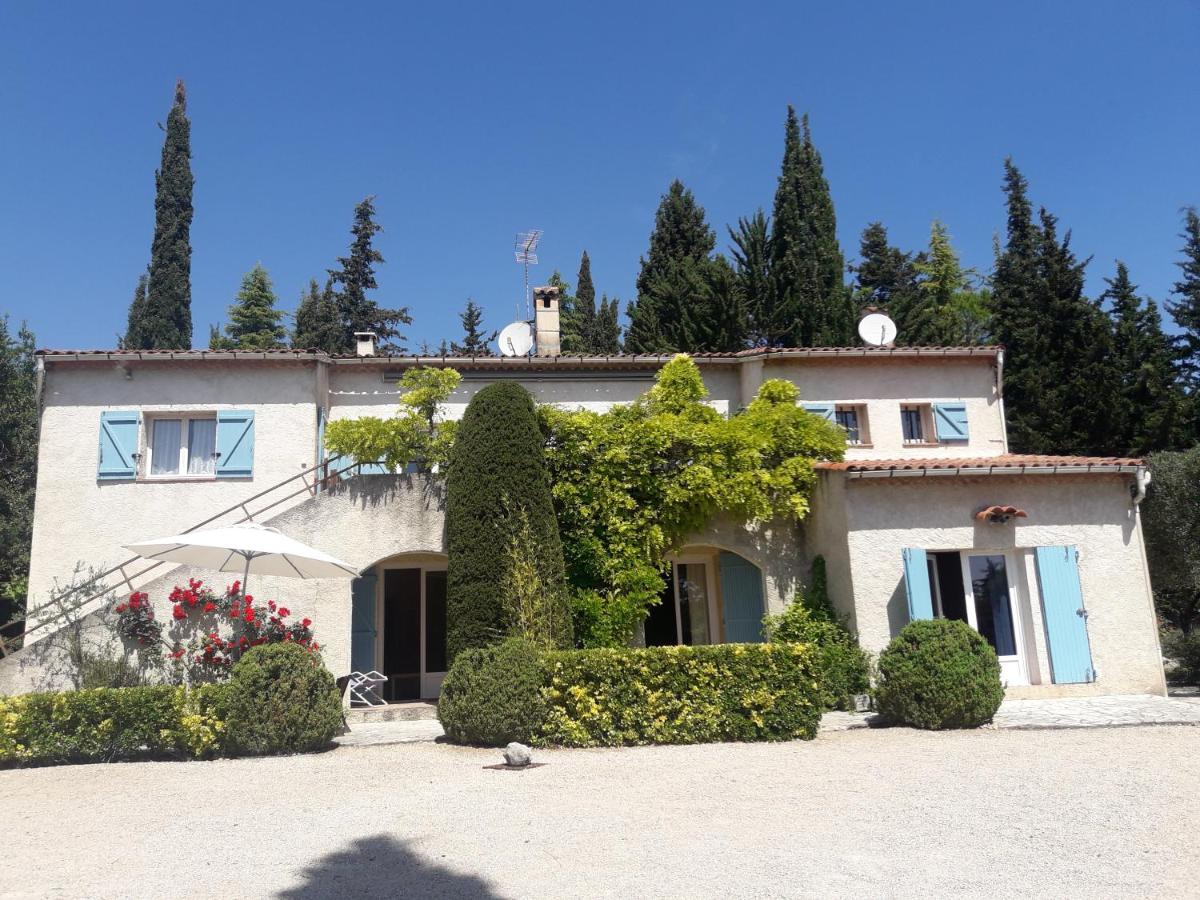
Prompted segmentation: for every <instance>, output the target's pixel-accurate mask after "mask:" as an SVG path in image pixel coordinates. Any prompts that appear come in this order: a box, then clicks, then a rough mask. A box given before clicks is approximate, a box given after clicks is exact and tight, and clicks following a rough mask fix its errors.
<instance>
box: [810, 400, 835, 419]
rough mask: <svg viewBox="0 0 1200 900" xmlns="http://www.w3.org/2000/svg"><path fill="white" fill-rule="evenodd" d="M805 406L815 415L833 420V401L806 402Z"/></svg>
mask: <svg viewBox="0 0 1200 900" xmlns="http://www.w3.org/2000/svg"><path fill="white" fill-rule="evenodd" d="M804 408H805V409H806V410H808V411H809V412H810V413H813V414H814V415H818V416H820V417H821V418H823V419H828V420H829V421H830V422H832V421H833V404H832V403H805V404H804Z"/></svg>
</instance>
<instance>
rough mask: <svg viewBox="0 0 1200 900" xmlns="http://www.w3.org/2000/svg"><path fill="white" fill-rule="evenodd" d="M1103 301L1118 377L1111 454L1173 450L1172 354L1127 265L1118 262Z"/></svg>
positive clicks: (1176, 409) (1176, 401) (1175, 397)
mask: <svg viewBox="0 0 1200 900" xmlns="http://www.w3.org/2000/svg"><path fill="white" fill-rule="evenodd" d="M1104 281H1105V283H1106V284H1107V285H1108V288H1107V290H1105V292H1104V293H1103V294H1101V295H1100V298H1099V300H1100V302H1101V303H1102V304H1103V303H1105V302H1107V303H1108V304H1109V312H1110V315H1111V316H1112V318H1113V359H1114V360H1115V361H1116V366H1117V370H1118V372H1119V373H1120V394H1119V399H1118V402H1117V404H1116V406H1115V407H1114V410H1113V414H1112V415H1110V416H1109V421H1110V429H1111V431H1112V433H1113V434H1114V438H1115V440H1114V446H1113V451H1114V452H1115V453H1118V454H1121V455H1134V456H1142V455H1144V454H1147V453H1151V452H1155V451H1158V450H1167V449H1171V448H1172V446H1173V445H1174V444H1175V442H1176V429H1177V427H1178V425H1179V421H1178V420H1179V414H1180V397H1179V392H1178V389H1177V387H1176V383H1175V370H1174V353H1173V351H1172V348H1171V342H1170V340H1169V339H1168V338H1167V336H1166V335H1165V334H1164V333H1163V330H1162V317H1161V316H1160V315H1159V312H1158V305H1157V304H1156V303H1155V302H1154V301H1153V300H1143V299H1142V298H1141V297H1139V296H1138V295H1137V286H1136V285H1134V284H1133V282H1132V281H1131V280H1130V278H1129V270H1128V268H1126V266H1125V263H1123V262H1121V261H1120V260H1118V261H1117V272H1116V276H1115V277H1113V278H1106V279H1104Z"/></svg>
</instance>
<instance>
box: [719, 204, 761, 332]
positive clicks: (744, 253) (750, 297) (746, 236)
mask: <svg viewBox="0 0 1200 900" xmlns="http://www.w3.org/2000/svg"><path fill="white" fill-rule="evenodd" d="M770 229H771V225H770V221H769V220H768V219H767V217H766V215H765V214H764V213H763V211H762V210H761V209H760V210H758V211H757V212H755V214H754V215H753V216H751V217H750V218H748V219H747V218H745V217H742V218H739V219H738V227H737V231H734V230H733V229H732V228H730V229H729V239H730V240H731V241H732V242H733V245H732V246H731V247H730V248H729V250H730V253H731V254H732V255H733V265H734V275H735V281H734V290H735V291H736V293H737V302H738V303H739V304H740V306H741V308H742V311H743V313H744V315H745V319H746V323H745V330H746V337H747V339H748V340H749V342H750V343H751V344H752V345H754V346H756V347H758V346H762V345H763V344H766V343H767V342H768V340H769V335H770V323H769V322H768V321H766V318H767V313H768V312H769V308H770V307H769V303H768V298H769V297H770V294H771V240H770V233H771V232H770Z"/></svg>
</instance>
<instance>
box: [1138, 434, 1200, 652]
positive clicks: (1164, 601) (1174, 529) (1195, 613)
mask: <svg viewBox="0 0 1200 900" xmlns="http://www.w3.org/2000/svg"><path fill="white" fill-rule="evenodd" d="M1149 463H1150V471H1151V473H1152V474H1153V476H1154V477H1153V480H1152V481H1151V482H1150V488H1149V490H1148V491H1147V493H1146V500H1145V502H1144V503H1143V504H1142V525H1143V527H1144V529H1145V532H1146V557H1147V559H1148V561H1149V563H1150V573H1151V575H1152V576H1153V577H1152V582H1153V585H1154V605H1155V608H1156V609H1157V610H1158V615H1159V617H1160V618H1161V619H1162V620H1163V621H1164V622H1165V623H1166V624H1168V625H1170V626H1172V627H1174V628H1178V629H1180V630H1181V631H1183V632H1184V633H1185V634H1187V633H1190V632H1191V631H1192V629H1193V628H1195V626H1196V623H1197V621H1200V447H1195V448H1193V449H1191V450H1187V451H1182V452H1171V451H1167V452H1163V453H1155V454H1153V455H1151V456H1150V459H1149Z"/></svg>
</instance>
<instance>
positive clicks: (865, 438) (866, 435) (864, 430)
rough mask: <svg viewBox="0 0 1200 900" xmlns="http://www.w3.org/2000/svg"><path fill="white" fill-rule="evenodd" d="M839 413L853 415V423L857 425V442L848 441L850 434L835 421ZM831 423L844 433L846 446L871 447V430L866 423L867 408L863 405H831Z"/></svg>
mask: <svg viewBox="0 0 1200 900" xmlns="http://www.w3.org/2000/svg"><path fill="white" fill-rule="evenodd" d="M840 412H852V413H854V418H855V421H856V422H857V423H858V440H857V441H852V440H851V439H850V432H849V430H847V429H846V428H845V426H843V425H841V423H840V422H838V420H837V415H838V413H840ZM833 421H834V424H835V425H838V426H839V427H841V428H842V430H843V431H846V445H847V446H850V447H870V446H871V430H870V426H869V425H868V422H867V406H866V404H865V403H835V404H834V405H833Z"/></svg>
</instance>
